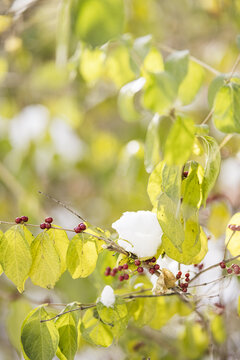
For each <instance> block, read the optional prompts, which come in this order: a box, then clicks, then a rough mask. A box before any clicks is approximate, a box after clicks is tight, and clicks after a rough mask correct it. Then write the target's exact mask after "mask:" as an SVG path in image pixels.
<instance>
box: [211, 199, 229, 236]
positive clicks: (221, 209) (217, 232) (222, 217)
mask: <svg viewBox="0 0 240 360" xmlns="http://www.w3.org/2000/svg"><path fill="white" fill-rule="evenodd" d="M230 216H231V215H230V211H229V208H228V206H227V205H226V203H225V202H223V201H221V202H219V201H218V202H213V203H212V205H211V207H210V215H209V217H208V222H207V228H208V230H209V231H210V232H211V233H212V234H213V235H214V237H215V238H216V239H218V238H219V237H220V236H221V235H223V234H224V232H225V229H226V226H227V223H228V221H229V218H230Z"/></svg>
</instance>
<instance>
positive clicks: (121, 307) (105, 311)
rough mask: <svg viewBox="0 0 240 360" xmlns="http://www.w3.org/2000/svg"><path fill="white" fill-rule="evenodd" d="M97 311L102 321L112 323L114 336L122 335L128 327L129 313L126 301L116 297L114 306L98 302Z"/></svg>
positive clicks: (107, 323)
mask: <svg viewBox="0 0 240 360" xmlns="http://www.w3.org/2000/svg"><path fill="white" fill-rule="evenodd" d="M97 311H98V314H99V316H100V319H101V321H102V322H104V323H105V324H106V325H109V324H111V325H110V326H111V331H112V333H113V335H114V337H120V335H122V333H123V332H124V330H125V329H126V327H127V324H128V320H129V315H128V310H127V306H126V304H125V302H124V301H123V300H122V299H119V298H116V301H115V303H114V306H113V307H106V306H104V305H103V304H102V303H101V302H98V303H97Z"/></svg>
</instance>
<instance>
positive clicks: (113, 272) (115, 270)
mask: <svg viewBox="0 0 240 360" xmlns="http://www.w3.org/2000/svg"><path fill="white" fill-rule="evenodd" d="M127 269H128V264H124V265H119V266H118V267H117V268H113V269H111V268H110V266H108V267H107V268H106V270H105V273H104V275H105V276H109V275H110V276H113V277H114V276H115V275H116V274H117V273H118V272H119V271H123V270H127ZM128 279H129V275H128V274H127V273H122V274H121V275H119V277H118V280H119V281H123V280H128Z"/></svg>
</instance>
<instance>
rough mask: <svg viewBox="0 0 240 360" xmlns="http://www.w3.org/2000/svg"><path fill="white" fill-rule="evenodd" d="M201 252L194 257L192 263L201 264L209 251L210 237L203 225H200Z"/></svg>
mask: <svg viewBox="0 0 240 360" xmlns="http://www.w3.org/2000/svg"><path fill="white" fill-rule="evenodd" d="M199 236H200V245H201V250H200V252H199V253H198V254H197V255H196V256H194V258H193V259H192V264H199V263H200V262H201V261H202V260H203V259H204V257H205V255H206V254H207V252H208V238H207V235H206V234H205V232H204V231H203V229H202V227H201V226H200V235H199Z"/></svg>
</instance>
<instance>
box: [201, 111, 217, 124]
mask: <svg viewBox="0 0 240 360" xmlns="http://www.w3.org/2000/svg"><path fill="white" fill-rule="evenodd" d="M213 111H214V110H213V109H212V110H211V111H209V113H208V114H207V116H206V117H205V119H204V120H203V122H202V123H201V125H204V124H206V123H207V122H208V120H209V119H210V118H211V116H212V114H213Z"/></svg>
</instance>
